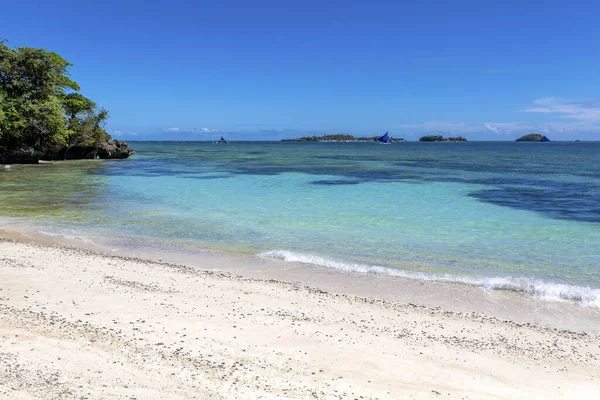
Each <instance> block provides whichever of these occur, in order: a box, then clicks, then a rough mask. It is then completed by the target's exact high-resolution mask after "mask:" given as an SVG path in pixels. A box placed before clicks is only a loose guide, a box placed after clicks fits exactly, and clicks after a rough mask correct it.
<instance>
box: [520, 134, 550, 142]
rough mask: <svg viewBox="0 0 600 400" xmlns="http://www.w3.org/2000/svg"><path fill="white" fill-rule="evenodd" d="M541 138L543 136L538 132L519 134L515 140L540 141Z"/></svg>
mask: <svg viewBox="0 0 600 400" xmlns="http://www.w3.org/2000/svg"><path fill="white" fill-rule="evenodd" d="M542 138H543V136H542V135H540V134H539V133H530V134H528V135H525V136H521V137H520V138H518V139H517V140H515V142H541V141H542Z"/></svg>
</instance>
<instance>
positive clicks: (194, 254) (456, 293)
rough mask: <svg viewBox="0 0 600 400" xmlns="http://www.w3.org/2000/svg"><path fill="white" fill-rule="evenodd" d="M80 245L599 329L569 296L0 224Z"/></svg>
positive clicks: (587, 309)
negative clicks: (558, 297) (119, 241)
mask: <svg viewBox="0 0 600 400" xmlns="http://www.w3.org/2000/svg"><path fill="white" fill-rule="evenodd" d="M3 237H4V238H9V239H13V240H16V241H20V242H24V243H31V244H41V245H44V246H59V247H62V248H67V249H74V250H78V249H83V250H86V251H90V252H92V253H94V254H98V255H106V256H117V257H119V256H122V257H125V258H136V259H140V260H144V261H150V262H158V263H165V262H166V263H169V264H175V265H182V266H186V267H192V268H200V269H202V268H203V267H202V265H206V264H207V263H210V264H213V265H217V267H216V269H215V270H218V271H220V272H225V273H233V274H235V275H242V276H245V277H248V278H255V279H263V280H277V281H281V282H284V283H293V284H298V285H301V286H309V287H312V288H315V289H319V290H325V291H327V292H333V293H338V294H342V295H351V296H360V297H368V298H374V299H378V300H386V301H396V302H401V303H410V304H417V305H420V306H424V307H428V308H433V309H436V308H437V309H444V310H447V311H452V312H462V313H476V314H479V315H487V316H490V317H495V318H499V319H501V320H506V321H513V322H516V323H531V324H535V325H538V326H540V327H545V328H552V329H559V330H567V331H572V332H585V333H588V334H600V308H598V307H594V306H586V305H581V304H576V303H574V302H570V301H554V300H547V299H542V298H537V297H534V296H532V295H531V294H528V293H523V292H519V291H514V290H502V289H493V288H492V289H484V288H482V287H481V286H478V285H472V284H469V283H463V282H460V281H436V280H421V279H414V278H411V277H406V276H402V275H398V276H390V275H387V274H380V273H360V272H356V271H344V270H340V269H336V268H330V267H324V266H319V265H314V264H306V263H304V262H295V261H284V260H282V259H279V258H268V257H261V256H260V255H257V254H251V253H243V252H237V251H232V250H229V251H228V250H222V249H219V250H217V249H197V248H193V249H187V250H186V249H181V248H164V247H154V246H153V245H152V244H148V245H145V246H141V247H127V246H126V245H120V246H119V245H117V246H115V243H112V242H107V241H103V240H106V239H101V238H97V237H93V238H92V239H93V240H91V239H89V238H85V237H72V236H69V235H67V236H64V235H63V234H56V235H50V234H47V233H40V231H37V230H35V229H23V228H22V227H19V229H16V228H15V227H12V226H11V227H8V226H4V227H3V228H0V239H1V238H3Z"/></svg>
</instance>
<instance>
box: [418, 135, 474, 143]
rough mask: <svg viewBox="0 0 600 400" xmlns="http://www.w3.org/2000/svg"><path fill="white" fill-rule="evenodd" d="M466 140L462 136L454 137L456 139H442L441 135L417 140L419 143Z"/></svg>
mask: <svg viewBox="0 0 600 400" xmlns="http://www.w3.org/2000/svg"><path fill="white" fill-rule="evenodd" d="M466 141H467V139H465V138H464V137H462V136H456V137H447V138H445V137H443V136H442V135H428V136H423V137H421V138H420V139H419V142H466Z"/></svg>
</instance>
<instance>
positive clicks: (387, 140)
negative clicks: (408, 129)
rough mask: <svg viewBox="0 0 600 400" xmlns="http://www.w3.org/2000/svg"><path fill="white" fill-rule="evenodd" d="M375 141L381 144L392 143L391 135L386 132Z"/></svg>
mask: <svg viewBox="0 0 600 400" xmlns="http://www.w3.org/2000/svg"><path fill="white" fill-rule="evenodd" d="M377 141H378V142H380V143H382V144H392V137H391V136H390V134H389V133H387V132H386V133H385V134H384V135H383V136H382V137H380V138H379V139H377Z"/></svg>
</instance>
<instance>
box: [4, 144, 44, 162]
mask: <svg viewBox="0 0 600 400" xmlns="http://www.w3.org/2000/svg"><path fill="white" fill-rule="evenodd" d="M39 161H40V157H39V155H38V154H35V153H34V152H33V151H32V150H31V149H27V148H23V149H18V150H13V151H7V150H4V149H2V148H0V164H37V163H38V162H39Z"/></svg>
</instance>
